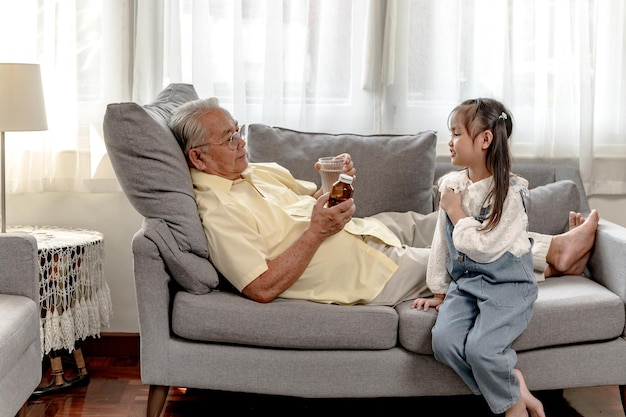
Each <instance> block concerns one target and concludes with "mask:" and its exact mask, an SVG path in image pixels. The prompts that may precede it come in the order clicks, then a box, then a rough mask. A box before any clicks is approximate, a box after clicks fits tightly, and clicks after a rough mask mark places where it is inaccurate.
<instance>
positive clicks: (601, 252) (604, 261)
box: [588, 219, 626, 304]
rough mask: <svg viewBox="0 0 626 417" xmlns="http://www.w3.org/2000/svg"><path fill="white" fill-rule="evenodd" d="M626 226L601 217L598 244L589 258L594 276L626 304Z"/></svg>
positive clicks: (590, 269)
mask: <svg viewBox="0 0 626 417" xmlns="http://www.w3.org/2000/svg"><path fill="white" fill-rule="evenodd" d="M625 253H626V228H625V227H622V226H620V225H617V224H615V223H612V222H610V221H608V220H604V219H600V222H599V223H598V231H597V232H596V244H595V247H594V249H593V252H592V254H591V258H590V259H589V264H588V267H589V271H590V272H591V276H592V278H593V279H594V280H595V281H597V282H598V283H600V284H602V285H603V286H605V287H606V288H608V289H609V290H611V291H612V292H614V293H615V294H617V295H618V296H619V297H620V298H621V299H622V301H624V304H626V263H625V262H624V254H625Z"/></svg>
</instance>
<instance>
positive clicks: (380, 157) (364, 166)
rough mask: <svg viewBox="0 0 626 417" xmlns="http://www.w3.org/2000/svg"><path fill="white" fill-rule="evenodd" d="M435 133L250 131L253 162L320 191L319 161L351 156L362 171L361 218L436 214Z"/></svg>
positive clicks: (256, 127)
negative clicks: (281, 168) (273, 164)
mask: <svg viewBox="0 0 626 417" xmlns="http://www.w3.org/2000/svg"><path fill="white" fill-rule="evenodd" d="M436 143H437V136H436V133H435V132H434V131H424V132H420V133H416V134H413V135H384V134H381V135H356V134H329V133H314V132H299V131H295V130H290V129H285V128H281V127H271V126H267V125H264V124H252V125H250V126H249V128H248V138H247V147H248V156H249V160H250V162H277V163H279V164H280V165H282V166H284V167H285V168H287V169H288V170H289V171H290V172H291V173H292V175H293V176H294V177H295V178H298V179H303V180H307V181H312V182H314V183H316V184H317V185H318V187H319V186H320V183H321V181H320V175H319V172H318V171H317V170H315V168H314V164H315V162H316V161H317V158H319V157H321V156H335V155H338V154H340V153H343V152H347V153H349V154H350V155H351V156H352V158H353V160H354V163H355V167H356V170H357V173H356V179H355V181H354V183H353V186H354V201H355V203H356V207H357V209H356V213H355V216H356V217H366V216H371V215H373V214H376V213H380V212H385V211H409V210H411V211H416V212H419V213H430V212H431V211H432V210H433V195H432V184H433V181H434V171H435V146H436Z"/></svg>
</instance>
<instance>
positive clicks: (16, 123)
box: [0, 63, 48, 233]
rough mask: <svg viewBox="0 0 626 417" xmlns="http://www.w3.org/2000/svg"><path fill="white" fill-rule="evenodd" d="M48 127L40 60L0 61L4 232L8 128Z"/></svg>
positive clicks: (0, 132)
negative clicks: (10, 62) (34, 62)
mask: <svg viewBox="0 0 626 417" xmlns="http://www.w3.org/2000/svg"><path fill="white" fill-rule="evenodd" d="M46 129H48V121H47V119H46V108H45V105H44V101H43V89H42V85H41V72H40V70H39V65H38V64H4V63H0V141H1V143H0V147H1V149H0V153H1V156H0V159H1V162H2V171H1V173H0V176H1V177H2V178H1V182H2V189H1V191H0V192H1V193H2V233H5V232H6V227H7V222H6V192H5V178H4V176H5V156H4V132H18V131H32V130H46Z"/></svg>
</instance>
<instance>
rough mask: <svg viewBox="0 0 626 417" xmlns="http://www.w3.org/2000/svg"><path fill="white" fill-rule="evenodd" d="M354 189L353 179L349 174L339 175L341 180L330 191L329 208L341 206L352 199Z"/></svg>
mask: <svg viewBox="0 0 626 417" xmlns="http://www.w3.org/2000/svg"><path fill="white" fill-rule="evenodd" d="M353 193H354V188H352V177H351V176H350V175H348V174H339V179H338V180H337V182H336V183H334V184H333V188H331V189H330V197H329V198H328V207H332V206H334V205H335V204H339V203H341V202H342V201H345V200H347V199H349V198H351V197H352V194H353Z"/></svg>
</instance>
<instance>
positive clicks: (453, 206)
mask: <svg viewBox="0 0 626 417" xmlns="http://www.w3.org/2000/svg"><path fill="white" fill-rule="evenodd" d="M461 201H462V197H461V193H458V192H455V191H454V190H453V189H452V188H446V189H445V190H443V192H442V193H441V199H440V200H439V207H441V208H442V209H443V210H445V212H446V213H447V214H448V217H450V221H452V224H454V225H456V223H457V222H458V221H459V220H461V219H462V218H464V217H466V216H465V212H464V211H463V207H462V206H461Z"/></svg>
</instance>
